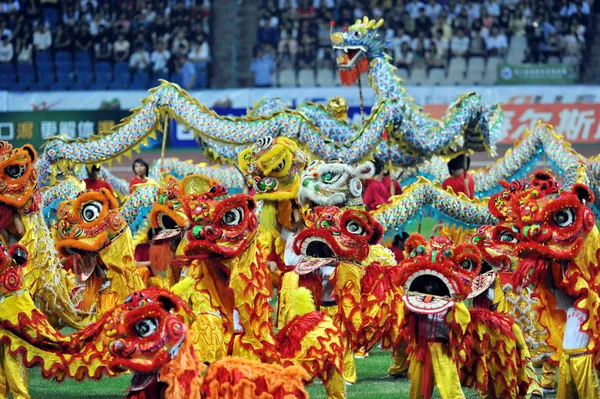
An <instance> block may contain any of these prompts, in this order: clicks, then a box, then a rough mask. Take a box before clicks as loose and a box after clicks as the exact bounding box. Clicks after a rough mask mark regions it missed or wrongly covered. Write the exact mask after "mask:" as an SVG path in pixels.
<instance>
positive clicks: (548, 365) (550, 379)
mask: <svg viewBox="0 0 600 399" xmlns="http://www.w3.org/2000/svg"><path fill="white" fill-rule="evenodd" d="M555 380H556V366H555V365H554V364H553V363H552V362H551V361H550V360H544V361H543V362H542V379H541V381H540V386H541V387H542V388H543V389H545V390H548V391H554V387H555Z"/></svg>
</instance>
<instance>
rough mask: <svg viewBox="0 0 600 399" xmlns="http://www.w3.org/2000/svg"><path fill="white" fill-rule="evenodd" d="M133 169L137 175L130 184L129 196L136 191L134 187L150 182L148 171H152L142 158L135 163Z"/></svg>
mask: <svg viewBox="0 0 600 399" xmlns="http://www.w3.org/2000/svg"><path fill="white" fill-rule="evenodd" d="M131 168H132V169H133V173H135V177H134V178H133V179H131V181H130V182H129V194H131V193H133V192H134V191H135V190H134V188H133V186H135V185H136V184H144V183H147V182H148V170H149V169H150V166H149V165H148V163H147V162H146V161H144V160H143V159H142V158H138V159H136V160H135V161H133V166H132V167H131Z"/></svg>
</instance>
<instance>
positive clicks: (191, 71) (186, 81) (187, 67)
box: [177, 55, 196, 90]
mask: <svg viewBox="0 0 600 399" xmlns="http://www.w3.org/2000/svg"><path fill="white" fill-rule="evenodd" d="M178 64H179V67H178V69H177V72H178V73H180V74H181V86H182V87H183V88H184V89H186V90H190V89H192V88H193V87H194V85H195V84H196V68H194V64H192V62H191V61H190V60H188V58H187V55H180V56H179V61H178Z"/></svg>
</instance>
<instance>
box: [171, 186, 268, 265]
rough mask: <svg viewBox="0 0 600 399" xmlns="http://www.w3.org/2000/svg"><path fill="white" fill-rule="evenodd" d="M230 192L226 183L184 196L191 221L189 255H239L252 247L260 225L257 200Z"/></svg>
mask: <svg viewBox="0 0 600 399" xmlns="http://www.w3.org/2000/svg"><path fill="white" fill-rule="evenodd" d="M226 195H227V189H226V188H225V187H223V186H213V187H212V188H211V189H210V191H209V192H207V193H204V194H191V195H188V196H186V197H184V198H183V207H184V209H185V213H186V215H187V218H188V219H189V220H190V222H191V229H190V230H189V231H188V232H187V234H186V238H187V245H186V247H185V249H184V254H185V256H187V257H190V258H196V259H204V258H209V257H214V256H217V257H223V258H235V257H237V256H239V255H240V254H241V253H242V252H244V251H245V250H246V249H247V248H248V247H249V245H250V243H251V242H252V240H253V239H254V237H255V236H256V231H257V228H258V221H257V218H256V215H255V214H254V212H253V210H254V208H255V207H256V203H255V202H254V200H253V199H252V197H250V196H248V195H244V194H238V195H234V196H231V197H226Z"/></svg>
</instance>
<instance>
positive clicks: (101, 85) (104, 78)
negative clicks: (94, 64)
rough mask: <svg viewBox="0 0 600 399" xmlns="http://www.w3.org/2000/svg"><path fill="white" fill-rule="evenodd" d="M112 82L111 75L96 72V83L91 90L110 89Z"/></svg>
mask: <svg viewBox="0 0 600 399" xmlns="http://www.w3.org/2000/svg"><path fill="white" fill-rule="evenodd" d="M112 81H113V78H112V73H110V72H96V83H95V84H94V86H93V88H94V89H96V90H106V89H108V88H109V87H110V85H111V83H112Z"/></svg>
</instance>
